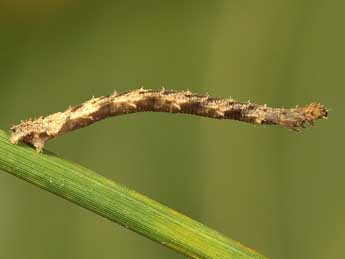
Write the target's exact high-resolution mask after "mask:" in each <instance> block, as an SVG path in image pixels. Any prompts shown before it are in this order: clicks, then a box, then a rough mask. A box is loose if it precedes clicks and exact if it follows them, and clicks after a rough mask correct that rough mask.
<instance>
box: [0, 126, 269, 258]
mask: <svg viewBox="0 0 345 259" xmlns="http://www.w3.org/2000/svg"><path fill="white" fill-rule="evenodd" d="M0 169H1V170H3V171H5V172H8V173H10V174H12V175H14V176H17V177H19V178H22V179H24V180H25V181H28V182H30V183H32V184H35V185H37V186H39V187H41V188H43V189H45V190H47V191H49V192H51V193H54V194H56V195H58V196H60V197H63V198H65V199H67V200H69V201H71V202H74V203H76V204H78V205H80V206H81V207H84V208H86V209H89V210H91V211H93V212H95V213H97V214H99V215H101V216H103V217H106V218H108V219H110V220H111V221H114V222H117V223H119V224H121V225H123V226H125V227H126V228H129V229H131V230H133V231H135V232H138V233H140V234H142V235H143V236H145V237H147V238H150V239H152V240H155V241H157V242H159V243H161V244H162V245H165V246H167V247H170V248H172V249H174V250H176V251H178V252H180V253H182V254H185V255H187V256H190V257H192V258H218V259H222V258H231V259H240V258H241V259H250V258H251V259H253V258H256V259H265V257H264V256H262V255H260V254H258V253H256V252H255V251H253V250H251V249H249V248H246V247H244V246H242V245H241V244H239V243H238V242H235V241H232V240H231V239H228V238H226V237H225V236H223V235H222V234H220V233H218V232H216V231H214V230H212V229H210V228H208V227H206V226H204V225H202V224H200V223H198V222H196V221H194V220H192V219H190V218H188V217H186V216H184V215H182V214H180V213H178V212H176V211H174V210H172V209H169V208H167V207H166V206H163V205H161V204H159V203H157V202H155V201H153V200H151V199H149V198H147V197H145V196H143V195H141V194H139V193H137V192H135V191H132V190H129V189H128V188H126V187H124V186H121V185H119V184H117V183H115V182H113V181H110V180H109V179H107V178H105V177H103V176H101V175H99V174H97V173H95V172H93V171H91V170H89V169H86V168H84V167H82V166H80V165H77V164H74V163H71V162H68V161H65V160H63V159H61V158H59V157H57V156H55V155H54V154H51V153H49V152H44V153H43V154H39V153H36V152H35V151H34V149H33V148H31V147H28V146H27V145H24V144H20V145H13V144H11V143H10V142H9V136H8V134H7V133H5V132H3V131H0ZM115 169H116V168H115Z"/></svg>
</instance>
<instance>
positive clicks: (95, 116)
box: [11, 89, 328, 152]
mask: <svg viewBox="0 0 345 259" xmlns="http://www.w3.org/2000/svg"><path fill="white" fill-rule="evenodd" d="M148 111H151V112H170V113H186V114H192V115H197V116H204V117H209V118H214V119H233V120H239V121H243V122H248V123H252V124H258V125H281V126H284V127H287V128H290V129H293V130H297V131H298V130H300V129H301V128H303V127H304V125H305V123H306V122H309V123H310V124H312V123H313V121H314V120H317V119H320V118H326V117H327V115H328V111H327V109H326V108H325V107H324V106H323V105H320V104H318V103H312V104H309V105H307V106H305V107H301V108H292V109H284V108H270V107H267V106H266V105H258V104H253V103H249V102H246V103H245V102H239V101H236V100H234V99H223V98H218V97H211V96H208V95H198V94H193V93H191V92H189V91H172V90H165V89H162V90H145V89H138V90H131V91H127V92H124V93H114V94H112V95H110V96H102V97H98V98H92V99H90V100H88V101H86V102H84V103H82V104H80V105H78V106H75V107H70V108H68V109H67V110H66V111H64V112H58V113H54V114H51V115H49V116H46V117H40V118H38V119H35V120H28V121H25V122H22V123H20V124H18V125H16V126H13V127H12V128H11V131H12V135H11V142H12V143H14V144H16V143H18V142H19V141H24V142H26V143H30V144H32V145H33V146H35V148H36V150H37V151H38V152H41V151H42V150H43V148H44V145H45V143H46V142H47V141H48V140H49V139H51V138H54V137H57V136H60V135H62V134H64V133H67V132H69V131H72V130H76V129H79V128H82V127H85V126H88V125H90V124H92V123H95V122H97V121H99V120H102V119H105V118H107V117H111V116H118V115H125V114H129V113H136V112H148Z"/></svg>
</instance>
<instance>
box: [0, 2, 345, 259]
mask: <svg viewBox="0 0 345 259" xmlns="http://www.w3.org/2000/svg"><path fill="white" fill-rule="evenodd" d="M344 8H345V2H344V1H336V0H334V1H333V0H331V1H326V0H315V1H307V0H304V1H301V0H289V1H288V0H284V1H283V0H280V1H279V0H278V1H277V0H264V1H248V0H243V1H235V0H232V1H230V0H221V1H196V0H191V1H150V0H148V1H138V0H137V1H102V0H101V1H97V2H96V1H77V0H74V1H72V0H70V1H68V0H51V1H43V0H30V1H27V0H26V1H25V0H0V32H1V34H0V89H1V91H0V95H1V101H0V125H1V128H2V129H4V130H8V129H9V127H10V126H11V125H13V124H16V123H18V122H19V121H20V120H21V119H26V118H30V117H37V116H40V115H47V114H50V113H52V112H56V111H62V110H64V109H65V108H66V107H67V106H68V105H75V104H79V103H80V102H82V101H85V100H87V99H89V98H90V97H91V96H93V95H94V96H100V95H107V94H111V93H112V92H113V91H114V90H117V91H124V90H129V89H134V88H139V87H140V86H144V87H145V88H161V87H162V86H164V87H165V88H167V89H176V90H178V89H180V90H184V89H189V90H191V91H193V92H198V93H206V92H208V93H209V94H211V95H215V96H223V97H229V96H232V97H233V98H235V99H238V100H241V101H247V100H248V99H250V100H251V101H253V102H256V103H262V104H263V103H267V104H268V105H271V106H278V107H281V106H284V107H290V106H292V107H293V106H295V105H296V104H300V105H303V104H307V103H309V102H313V101H319V102H321V103H323V104H325V105H326V106H327V107H329V108H331V113H330V116H329V120H328V121H326V120H324V121H320V122H317V123H316V124H317V126H316V127H314V128H308V129H307V130H305V131H304V132H302V133H295V132H292V131H289V130H286V129H283V128H278V127H265V128H264V127H254V126H252V125H248V124H244V123H240V122H234V121H217V120H211V119H206V118H197V117H192V116H184V115H171V114H158V113H155V114H153V113H147V114H133V115H128V116H123V117H117V118H113V119H109V120H106V121H102V122H100V123H97V124H96V125H93V126H92V127H88V128H85V129H82V130H80V131H77V132H74V133H70V134H67V135H65V136H62V137H60V138H58V139H56V140H53V141H51V142H50V143H49V144H48V145H47V148H48V149H49V150H51V151H53V152H55V153H57V154H59V155H60V156H61V157H64V158H66V159H68V160H72V161H75V162H77V163H80V164H82V165H84V166H86V167H89V168H91V169H93V170H95V171H97V172H99V173H101V174H102V175H105V176H106V177H109V178H111V179H113V180H115V181H117V182H120V183H122V184H125V185H127V186H129V187H130V188H132V189H135V190H137V191H139V192H141V193H143V194H145V195H147V196H149V197H151V198H153V199H155V200H157V201H159V202H161V203H163V204H166V205H168V206H169V207H171V208H174V209H176V210H178V211H180V212H183V213H184V214H187V215H188V216H190V217H192V218H194V219H196V220H199V221H201V222H203V223H205V224H206V225H208V226H210V227H212V228H215V229H217V230H219V231H220V232H222V233H224V234H226V235H228V236H229V237H231V238H234V239H236V240H239V241H240V242H242V243H244V244H246V245H248V246H250V247H252V248H254V249H256V250H258V251H260V252H261V253H263V254H265V255H267V256H268V257H270V258H272V259H278V258H279V259H291V258H293V259H305V258H313V259H318V258H327V259H329V258H344V257H345V252H344V250H343V245H344V242H345V221H344V218H345V204H344V202H343V200H344V196H345V188H344V182H345V174H344V171H345V170H344V169H342V168H344V165H343V164H342V162H341V157H342V153H343V148H344V144H345V143H344V136H343V132H344V118H343V117H341V116H342V115H341V114H342V112H343V111H344V108H345V107H344V103H343V100H342V98H343V96H344V94H345V90H344V86H345V85H344V82H345V80H344V59H345V55H344V53H345V52H344V46H345V41H344V39H345V36H344V25H345V19H344ZM0 204H1V213H0V258H26V259H31V258H32V259H37V258H64V259H67V258H71V259H72V258H73V259H74V258H86V259H88V258H90V259H91V258H101V259H102V258H122V259H125V258H166V259H167V258H168V259H172V258H183V256H181V255H179V254H177V253H175V252H173V251H171V250H169V249H167V248H165V247H162V246H160V245H158V244H156V243H154V242H152V241H150V240H147V239H146V238H144V237H141V236H139V235H137V234H135V233H133V232H130V231H128V230H127V229H124V228H122V227H120V226H118V225H116V224H113V223H111V222H109V221H107V220H105V219H103V218H101V217H99V216H97V215H94V214H92V213H91V212H89V211H86V210H84V209H82V208H80V207H77V206H75V205H74V204H70V203H69V202H67V201H65V200H63V199H61V198H58V197H56V196H54V195H52V194H50V193H48V192H45V191H42V190H40V189H38V188H37V187H35V186H33V185H30V184H28V183H26V182H24V181H21V180H19V179H17V178H14V177H12V176H10V175H8V174H6V173H1V174H0Z"/></svg>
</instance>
